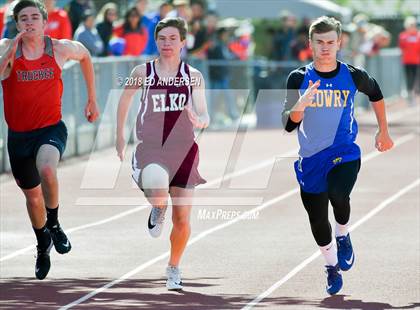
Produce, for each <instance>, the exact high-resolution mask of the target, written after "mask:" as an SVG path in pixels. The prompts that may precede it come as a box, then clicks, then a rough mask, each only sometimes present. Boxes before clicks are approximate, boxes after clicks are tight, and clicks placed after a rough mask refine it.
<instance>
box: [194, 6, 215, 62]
mask: <svg viewBox="0 0 420 310" xmlns="http://www.w3.org/2000/svg"><path fill="white" fill-rule="evenodd" d="M218 20H219V18H218V16H217V13H216V12H214V11H209V12H208V13H207V15H206V17H205V21H204V26H203V28H202V29H200V31H199V32H198V33H197V34H196V36H195V40H194V45H193V47H192V48H191V49H190V50H189V52H190V54H191V55H193V56H194V57H197V58H200V59H205V58H207V52H208V50H209V48H210V46H211V45H213V44H214V43H215V41H216V39H217V35H216V32H217V22H218Z"/></svg>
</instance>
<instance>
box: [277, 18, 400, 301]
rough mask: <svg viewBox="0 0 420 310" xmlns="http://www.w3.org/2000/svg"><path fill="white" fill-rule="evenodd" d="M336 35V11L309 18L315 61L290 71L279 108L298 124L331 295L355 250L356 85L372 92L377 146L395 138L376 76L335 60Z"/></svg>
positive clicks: (290, 124) (303, 173)
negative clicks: (351, 228) (350, 228)
mask: <svg viewBox="0 0 420 310" xmlns="http://www.w3.org/2000/svg"><path fill="white" fill-rule="evenodd" d="M340 35H341V24H340V22H339V21H337V20H336V19H334V18H330V17H326V16H323V17H320V18H318V19H317V20H315V21H314V22H313V23H312V24H311V26H310V29H309V43H310V47H311V49H312V53H313V62H312V63H310V64H308V65H306V66H304V67H301V68H299V69H296V70H294V71H292V72H291V73H290V75H289V77H288V80H287V94H286V101H285V108H284V111H283V123H284V125H285V129H286V131H288V132H291V131H292V130H294V129H295V128H297V131H298V139H299V145H300V150H299V160H297V161H296V162H295V172H296V177H297V181H298V182H299V185H300V194H301V198H302V202H303V205H304V207H305V209H306V211H307V213H308V215H309V222H310V225H311V230H312V234H313V236H314V238H315V241H316V243H317V244H318V246H319V248H320V250H321V253H322V255H323V256H324V258H325V261H326V273H327V287H326V289H327V292H328V293H329V294H331V295H333V294H336V293H337V292H338V291H340V289H341V288H342V286H343V279H342V275H341V273H340V271H341V270H342V271H347V270H349V269H350V268H351V267H352V265H353V263H354V258H355V256H354V252H353V248H352V244H351V241H350V235H349V232H348V223H349V219H350V193H351V190H352V189H353V186H354V184H355V182H356V178H357V174H358V172H359V169H360V163H361V161H360V148H359V146H358V145H357V144H356V143H355V140H356V136H357V132H358V127H357V122H356V120H355V118H354V97H355V95H356V93H357V92H358V91H360V92H362V93H364V94H366V95H367V96H368V97H369V100H370V101H371V103H372V107H373V110H374V112H375V114H376V118H377V121H378V127H379V128H378V131H377V134H376V137H375V146H376V148H377V149H378V150H379V151H380V152H384V151H387V150H389V149H390V148H392V146H393V142H392V139H391V138H390V136H389V133H388V125H387V120H386V113H385V103H384V99H383V95H382V92H381V90H380V88H379V86H378V84H377V82H376V81H375V79H374V78H373V77H371V76H369V74H368V73H367V72H366V71H365V70H363V69H361V68H355V67H353V66H351V65H349V64H346V63H343V62H340V61H337V57H336V55H337V51H338V49H339V46H340ZM329 202H330V203H331V205H332V207H333V211H334V217H335V222H336V226H335V237H336V238H335V239H336V240H335V242H334V240H333V238H332V236H331V235H332V230H331V225H330V223H329V221H328V203H329Z"/></svg>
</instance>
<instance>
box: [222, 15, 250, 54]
mask: <svg viewBox="0 0 420 310" xmlns="http://www.w3.org/2000/svg"><path fill="white" fill-rule="evenodd" d="M253 31H254V28H253V26H252V25H251V24H250V23H248V22H246V21H244V22H241V23H240V25H239V27H238V28H236V29H235V31H234V34H235V36H234V38H233V39H232V40H230V42H229V44H228V47H229V49H230V51H231V52H232V53H233V54H234V55H235V57H236V58H238V59H240V60H247V59H248V56H249V54H250V46H251V35H252V32H253Z"/></svg>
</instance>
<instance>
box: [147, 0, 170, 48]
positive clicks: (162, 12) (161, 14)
mask: <svg viewBox="0 0 420 310" xmlns="http://www.w3.org/2000/svg"><path fill="white" fill-rule="evenodd" d="M171 10H172V5H170V4H169V2H163V3H162V4H161V5H160V6H159V11H158V12H152V13H149V14H147V17H148V18H149V20H150V27H149V40H148V42H147V46H146V49H145V51H144V54H146V55H157V54H158V50H157V46H156V42H155V28H156V25H157V24H158V23H159V22H160V21H161V20H162V19H164V18H165V17H166V15H167V14H168V13H169V12H170V11H171Z"/></svg>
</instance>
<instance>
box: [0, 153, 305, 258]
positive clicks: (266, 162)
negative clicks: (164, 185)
mask: <svg viewBox="0 0 420 310" xmlns="http://www.w3.org/2000/svg"><path fill="white" fill-rule="evenodd" d="M296 154H297V149H295V150H292V151H288V152H285V153H283V154H281V155H279V156H278V157H276V158H269V159H266V160H264V161H263V162H260V163H258V164H255V165H252V166H250V167H247V168H244V169H240V170H238V171H235V172H232V173H229V174H227V175H226V176H224V177H220V178H217V179H215V180H212V181H209V182H207V183H206V184H204V185H202V186H200V188H206V187H210V186H212V185H214V184H219V183H220V182H221V181H222V180H229V179H233V178H235V177H238V176H242V175H244V174H247V173H250V172H253V171H256V170H259V169H262V168H264V167H266V166H268V165H273V167H274V163H275V162H278V161H281V160H284V159H286V158H289V157H291V156H293V155H295V156H296ZM80 199H82V198H79V199H78V201H79V200H80ZM80 202H85V201H84V200H83V199H82V200H81V201H80ZM148 207H149V205H146V206H141V207H137V208H134V209H131V210H128V211H125V212H122V213H118V214H116V215H114V216H111V217H109V218H106V219H103V220H100V221H97V222H93V223H89V224H85V225H81V226H77V227H73V228H70V229H66V233H71V232H75V231H79V230H82V229H86V228H90V227H95V226H98V225H102V224H106V223H109V222H111V221H114V220H117V219H120V218H122V217H124V216H127V215H130V214H133V213H135V212H139V211H141V210H144V209H147V208H148ZM35 246H36V245H35V244H32V245H29V246H27V247H24V248H22V249H20V250H17V251H15V252H12V253H10V254H8V255H6V256H3V257H1V258H0V262H4V261H7V260H9V259H12V258H14V257H16V256H19V255H22V254H24V253H27V252H28V251H31V250H32V249H34V248H35Z"/></svg>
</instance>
